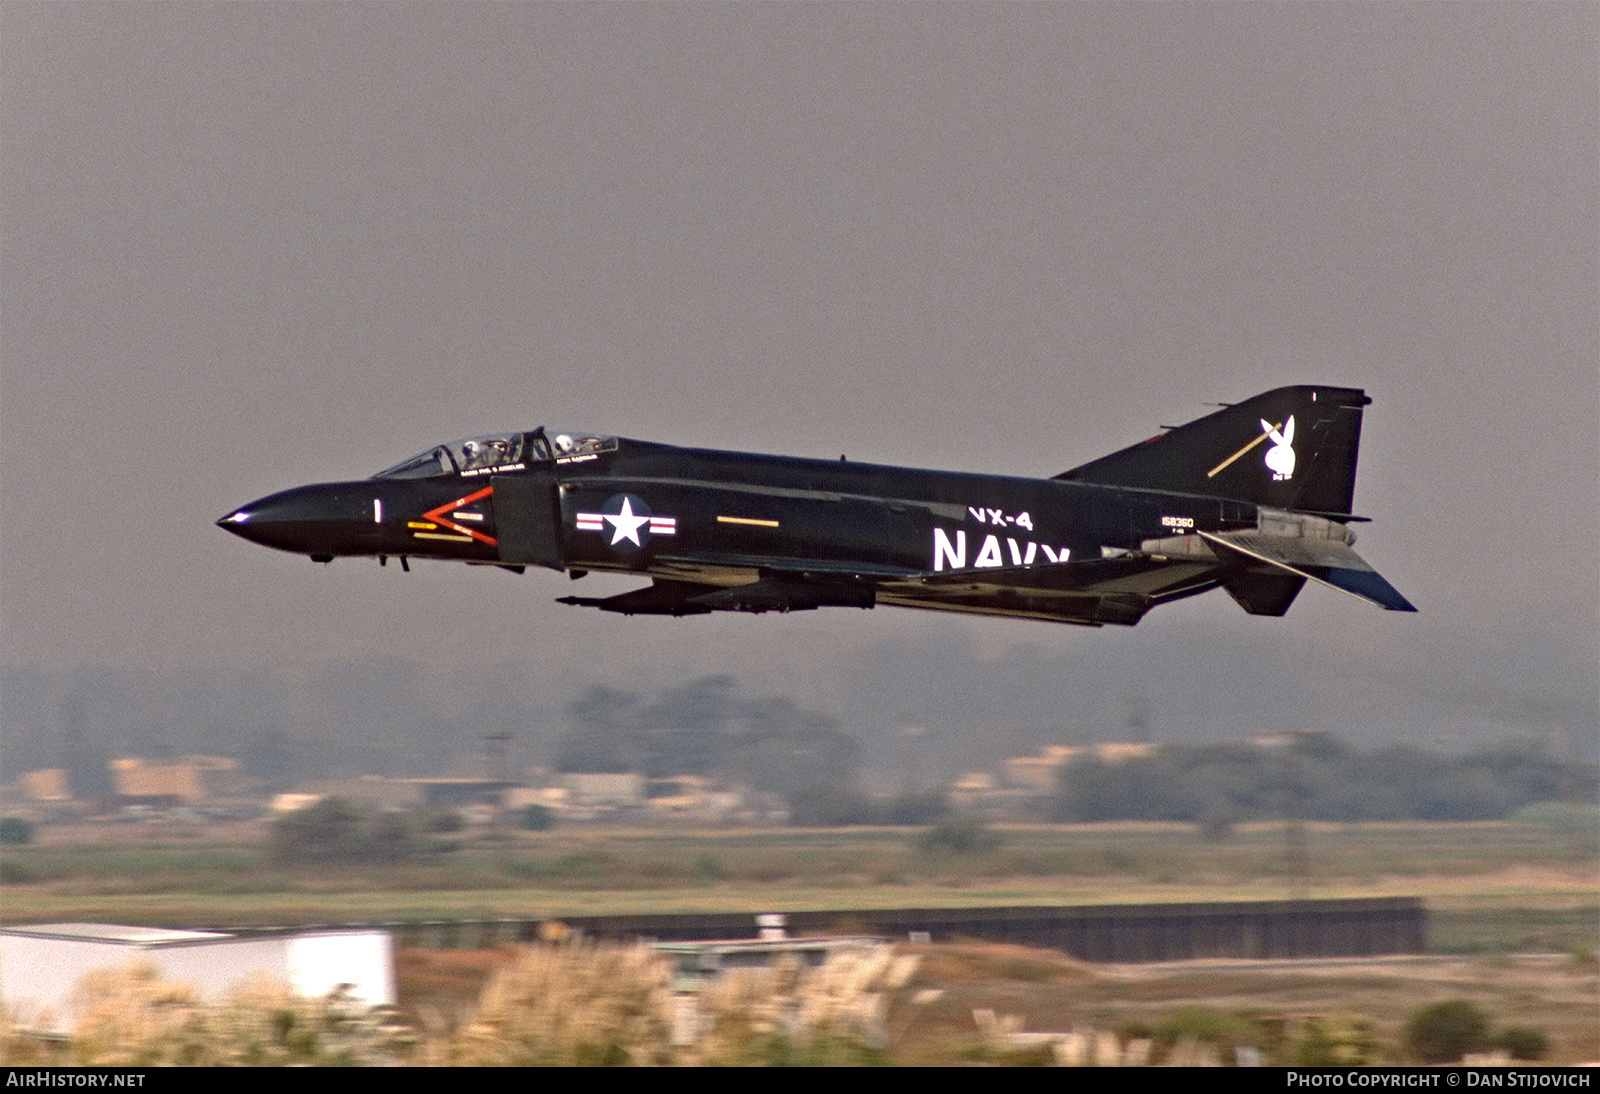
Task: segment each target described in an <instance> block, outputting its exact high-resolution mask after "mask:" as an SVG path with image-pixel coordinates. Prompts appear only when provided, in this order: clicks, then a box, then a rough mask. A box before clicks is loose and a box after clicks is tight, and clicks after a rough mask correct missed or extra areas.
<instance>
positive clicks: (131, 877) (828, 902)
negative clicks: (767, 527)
mask: <svg viewBox="0 0 1600 1094" xmlns="http://www.w3.org/2000/svg"><path fill="white" fill-rule="evenodd" d="M919 834H920V833H919V832H918V831H916V830H910V829H893V828H869V829H825V830H806V829H776V830H726V831H708V830H699V831H687V830H663V829H615V828H609V829H608V828H581V829H580V828H572V829H566V830H562V829H557V830H556V831H553V832H548V833H520V832H519V833H509V834H505V833H502V834H478V835H475V836H468V837H466V838H464V839H461V840H459V847H458V848H457V849H455V850H452V851H449V852H446V853H439V854H436V855H433V856H430V857H428V858H426V859H425V860H423V861H419V862H415V863H412V864H408V865H403V866H346V867H322V868H310V867H295V868H287V867H282V866H278V865H276V864H274V863H273V862H272V861H271V860H270V858H269V856H268V853H267V850H266V839H265V836H266V828H265V825H264V824H255V825H240V826H236V827H234V828H232V829H229V830H227V831H226V832H205V831H198V830H196V831H188V832H182V833H179V832H173V831H170V830H164V829H161V828H159V827H148V826H128V825H118V826H105V827H88V826H85V827H80V828H77V829H71V830H67V829H46V830H45V833H44V838H43V839H42V840H41V841H40V842H39V843H38V844H36V845H33V846H27V847H15V848H7V849H5V851H4V854H3V856H0V882H3V883H4V888H3V890H0V892H3V896H4V899H3V901H0V905H3V911H0V915H3V918H4V920H5V921H6V922H13V923H15V922H41V921H49V920H109V921H117V922H139V923H151V924H157V923H159V924H168V925H189V924H193V925H199V924H207V925H216V926H225V925H238V926H244V925H267V924H283V923H313V922H314V923H330V922H345V921H363V920H394V919H427V918H451V917H460V916H512V917H560V916H562V915H580V914H584V915H603V914H613V913H625V912H668V911H752V912H754V911H771V910H780V911H781V910H800V909H816V908H852V907H866V908H882V907H897V906H916V905H926V906H975V905H989V904H1069V905H1070V904H1100V903H1127V902H1138V903H1147V902H1168V901H1173V902H1178V901H1214V900H1273V899H1282V898H1284V897H1289V896H1307V897H1364V896H1414V897H1419V898H1421V899H1423V900H1424V901H1425V902H1426V904H1427V906H1428V908H1429V911H1430V916H1431V921H1432V925H1433V936H1432V940H1431V945H1432V948H1433V949H1434V950H1436V951H1437V952H1440V953H1448V954H1473V953H1507V952H1531V951H1538V952H1593V951H1594V950H1595V949H1596V948H1597V944H1600V938H1597V930H1600V929H1597V924H1600V870H1597V867H1596V856H1595V848H1594V846H1593V841H1592V839H1589V838H1583V837H1578V836H1574V835H1573V834H1572V833H1571V832H1570V831H1562V830H1559V829H1556V828H1553V827H1551V826H1547V825H1543V824H1535V823H1520V822H1494V823H1478V824H1437V825H1429V824H1364V825H1312V826H1309V827H1308V829H1307V832H1306V845H1307V851H1308V856H1307V858H1308V862H1309V873H1308V876H1306V877H1303V878H1302V877H1294V876H1292V875H1291V873H1290V871H1289V870H1288V869H1287V867H1286V865H1285V864H1286V862H1287V861H1288V856H1287V855H1286V853H1285V849H1284V843H1283V834H1282V832H1281V830H1280V829H1278V828H1277V827H1275V826H1271V825H1261V826H1247V827H1244V828H1241V829H1240V830H1239V831H1237V832H1236V833H1234V835H1233V836H1232V838H1230V839H1228V840H1226V841H1220V842H1219V841H1208V840H1205V839H1203V838H1201V837H1200V836H1199V835H1198V834H1197V833H1196V832H1195V831H1194V830H1193V829H1191V828H1189V827H1186V826H1179V825H1137V824H1121V825H1081V826H1060V825H1052V826H1046V825H1037V826H1015V827H1006V828H1003V829H1001V834H1002V836H1003V840H1002V842H1001V844H1000V846H999V847H998V848H997V849H995V850H992V851H984V852H976V853H966V854H957V853H951V852H938V851H929V850H926V849H924V848H923V847H922V846H920V845H919V842H918V836H919Z"/></svg>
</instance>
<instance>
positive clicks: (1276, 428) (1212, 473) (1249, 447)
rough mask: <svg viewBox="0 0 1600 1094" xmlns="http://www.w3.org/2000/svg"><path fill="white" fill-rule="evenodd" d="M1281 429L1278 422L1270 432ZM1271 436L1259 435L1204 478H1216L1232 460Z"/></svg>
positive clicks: (1268, 434)
mask: <svg viewBox="0 0 1600 1094" xmlns="http://www.w3.org/2000/svg"><path fill="white" fill-rule="evenodd" d="M1282 428H1283V423H1282V422H1279V423H1278V424H1277V425H1275V426H1273V427H1272V430H1273V432H1277V431H1278V430H1280V429H1282ZM1271 435H1272V434H1271V433H1263V434H1261V436H1259V437H1257V438H1256V439H1255V440H1253V441H1251V442H1250V443H1249V444H1247V445H1245V446H1244V447H1243V448H1241V449H1239V451H1237V452H1235V453H1234V454H1233V455H1231V456H1229V457H1228V458H1227V459H1225V460H1223V461H1222V462H1221V463H1219V464H1217V466H1215V467H1213V468H1212V469H1211V470H1210V471H1207V472H1206V478H1208V479H1212V478H1216V476H1217V472H1219V471H1222V470H1223V469H1225V468H1226V467H1227V466H1228V465H1229V464H1230V463H1232V462H1233V461H1234V460H1236V459H1238V458H1239V457H1240V456H1243V455H1244V454H1245V453H1246V452H1248V451H1250V450H1251V449H1252V448H1254V447H1255V446H1256V445H1258V444H1260V443H1261V442H1262V441H1264V440H1266V439H1267V438H1268V437H1270V436H1271Z"/></svg>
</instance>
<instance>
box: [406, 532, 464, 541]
mask: <svg viewBox="0 0 1600 1094" xmlns="http://www.w3.org/2000/svg"><path fill="white" fill-rule="evenodd" d="M411 538H412V539H447V540H449V541H450V542H452V543H471V542H472V537H471V536H442V535H439V534H438V533H437V532H412V533H411Z"/></svg>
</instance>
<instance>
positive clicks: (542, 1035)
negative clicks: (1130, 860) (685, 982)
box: [0, 941, 1600, 1066]
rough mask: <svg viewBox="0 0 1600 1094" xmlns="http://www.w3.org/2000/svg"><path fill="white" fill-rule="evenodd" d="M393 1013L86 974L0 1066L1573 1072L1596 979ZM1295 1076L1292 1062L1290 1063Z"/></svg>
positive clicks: (1101, 970)
mask: <svg viewBox="0 0 1600 1094" xmlns="http://www.w3.org/2000/svg"><path fill="white" fill-rule="evenodd" d="M399 966H400V984H401V992H402V995H403V997H404V1000H405V1005H404V1007H402V1008H401V1009H400V1010H399V1011H385V1010H375V1011H369V1010H363V1009H361V1008H358V1007H355V1006H353V1005H352V1004H351V1002H350V1001H349V1000H348V999H340V998H338V997H333V998H330V999H325V1000H301V999H294V998H292V997H290V996H288V995H286V994H285V993H284V992H283V991H282V990H281V989H279V988H275V987H274V986H272V985H269V984H256V985H251V986H248V987H247V988H245V989H243V990H241V991H240V992H238V993H237V994H236V995H235V996H233V997H232V998H230V999H229V1000H226V1001H224V1002H222V1003H219V1004H212V1005H206V1004H202V1003H200V1002H199V1001H197V1000H196V999H195V998H194V996H193V994H192V992H191V991H190V990H189V989H188V988H186V987H184V986H183V985H178V984H170V983H164V982H162V981H161V980H160V979H159V978H157V977H156V976H155V975H154V974H153V973H151V971H150V970H149V969H147V968H144V969H141V968H132V969H124V970H118V971H115V972H110V973H102V974H97V976H96V977H94V978H93V979H92V980H91V981H90V982H89V983H86V984H85V986H84V989H83V991H82V993H81V995H80V998H81V999H82V1001H83V1008H82V1009H81V1011H80V1013H79V1017H78V1020H77V1022H76V1024H75V1026H74V1029H73V1032H72V1035H71V1036H70V1037H69V1038H67V1039H65V1040H61V1039H50V1040H42V1039H36V1038H32V1037H30V1036H28V1035H27V1034H26V1033H25V1032H23V1031H20V1030H19V1029H17V1028H16V1027H15V1026H13V1025H11V1024H9V1023H7V1024H3V1025H0V1063H3V1064H7V1065H28V1064H45V1063H74V1064H98V1065H120V1066H152V1065H161V1064H202V1065H263V1064H280V1065H281V1064H301V1065H307V1064H310V1065H329V1064H382V1063H394V1062H399V1063H411V1064H426V1065H435V1066H440V1065H443V1066H471V1065H486V1064H488V1065H499V1064H535V1065H552V1064H555V1065H561V1064H565V1065H574V1064H577V1065H594V1064H655V1065H678V1066H682V1065H703V1064H758V1065H773V1064H780V1065H781V1064H810V1065H816V1064H846V1065H863V1064H961V1063H987V1064H1028V1063H1061V1062H1101V1063H1106V1062H1111V1061H1112V1060H1113V1059H1115V1060H1117V1061H1119V1062H1141V1063H1162V1062H1167V1063H1171V1062H1179V1061H1181V1062H1190V1063H1194V1062H1221V1063H1227V1062H1232V1061H1233V1060H1235V1058H1236V1054H1238V1053H1240V1052H1241V1051H1243V1052H1246V1053H1255V1054H1257V1058H1258V1059H1260V1060H1261V1061H1262V1062H1267V1063H1288V1062H1293V1061H1296V1060H1300V1061H1307V1054H1308V1053H1321V1054H1324V1055H1323V1056H1321V1057H1318V1058H1319V1059H1321V1060H1322V1062H1334V1061H1337V1062H1340V1063H1348V1064H1359V1063H1378V1062H1389V1061H1402V1062H1403V1061H1407V1060H1409V1059H1411V1057H1410V1056H1408V1050H1407V1047H1406V1039H1405V1028H1406V1024H1407V1020H1408V1018H1410V1017H1412V1016H1414V1015H1416V1014H1417V1013H1418V1011H1419V1010H1420V1009H1421V1008H1422V1007H1424V1006H1425V1005H1427V1004H1431V1003H1438V1002H1441V1001H1444V1000H1452V999H1456V1000H1469V1001H1470V1002H1471V1005H1472V1006H1473V1007H1474V1008H1476V1009H1478V1010H1481V1011H1482V1012H1484V1013H1485V1014H1486V1015H1487V1016H1489V1017H1490V1018H1491V1019H1492V1020H1493V1022H1494V1023H1495V1025H1496V1026H1499V1027H1504V1026H1510V1025H1515V1026H1520V1027H1523V1028H1524V1029H1533V1030H1538V1031H1539V1032H1540V1033H1541V1034H1543V1035H1544V1036H1546V1037H1547V1038H1548V1041H1549V1051H1548V1053H1547V1056H1546V1058H1545V1062H1546V1063H1554V1064H1561V1063H1576V1062H1582V1061H1586V1060H1591V1059H1593V1057H1594V1055H1595V1046H1596V1044H1597V1043H1600V1013H1597V1010H1596V1007H1595V1005H1594V1004H1595V997H1596V996H1595V987H1596V983H1595V977H1596V968H1595V964H1594V962H1593V961H1592V960H1584V959H1581V958H1572V957H1550V956H1545V957H1540V958H1530V957H1519V958H1507V957H1500V958H1473V959H1461V958H1403V959H1388V960H1359V961H1358V960H1340V961H1310V962H1270V963H1268V962H1206V963H1195V962H1191V963H1183V964H1174V965H1164V966H1088V965H1084V964H1082V963H1079V962H1076V961H1073V960H1071V959H1069V958H1066V957H1064V956H1062V955H1061V954H1059V953H1055V952H1051V951H1043V950H1031V949H1027V948H1024V947H1018V946H1004V945H993V944H984V943H957V944H948V945H932V946H929V945H924V946H900V947H894V948H889V947H884V948H881V949H879V950H876V951H856V952H848V953H844V954H840V955H836V956H835V957H834V958H833V959H832V960H830V961H829V962H828V963H827V964H825V965H823V966H821V967H819V968H816V969H808V968H804V967H802V966H800V965H796V964H780V965H778V966H777V967H775V968H772V969H745V970H737V971H736V972H735V973H733V974H730V975H727V976H725V977H724V978H723V979H722V980H720V981H717V982H714V983H712V984H710V985H708V986H706V987H705V988H704V989H703V990H702V991H701V992H700V993H699V994H698V995H697V996H686V995H684V994H682V992H681V990H679V989H680V988H681V987H682V985H681V984H680V983H677V982H675V980H674V978H673V975H672V969H671V966H670V963H669V961H668V960H667V959H665V958H663V957H661V956H659V955H656V954H654V953H653V952H652V951H649V950H647V949H644V948H642V947H613V946H596V945H587V944H584V943H582V942H581V941H578V942H575V941H568V942H565V943H562V944H556V945H540V946H534V947H524V948H519V949H506V950H501V951H454V952H449V953H435V952H425V951H412V950H408V951H403V952H402V953H401V955H400V961H399ZM1307 1062H1309V1061H1307Z"/></svg>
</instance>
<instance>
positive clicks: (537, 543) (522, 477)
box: [490, 470, 565, 570]
mask: <svg viewBox="0 0 1600 1094" xmlns="http://www.w3.org/2000/svg"><path fill="white" fill-rule="evenodd" d="M490 481H491V482H492V483H493V484H494V523H495V530H496V531H497V532H498V533H499V538H500V561H501V562H503V563H504V564H506V565H507V566H548V567H549V568H550V569H552V570H560V569H564V568H565V567H563V566H562V564H561V538H560V535H559V533H558V524H557V522H558V521H559V519H560V518H559V516H558V513H557V509H556V483H555V475H554V474H552V473H551V472H549V471H543V470H533V471H526V472H522V473H520V474H516V475H496V476H494V478H492V479H491V480H490Z"/></svg>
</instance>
